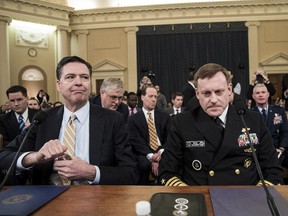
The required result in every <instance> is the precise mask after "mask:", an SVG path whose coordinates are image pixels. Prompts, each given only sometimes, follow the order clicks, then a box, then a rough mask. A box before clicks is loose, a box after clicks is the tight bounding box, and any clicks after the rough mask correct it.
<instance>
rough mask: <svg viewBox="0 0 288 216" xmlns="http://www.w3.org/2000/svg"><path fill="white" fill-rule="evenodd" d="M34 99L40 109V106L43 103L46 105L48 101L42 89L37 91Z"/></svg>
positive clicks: (47, 96)
mask: <svg viewBox="0 0 288 216" xmlns="http://www.w3.org/2000/svg"><path fill="white" fill-rule="evenodd" d="M36 97H37V99H38V101H39V105H40V107H41V106H42V104H43V103H48V102H49V99H50V96H49V94H48V93H47V92H45V91H44V90H43V89H41V90H39V92H38V93H37V96H36Z"/></svg>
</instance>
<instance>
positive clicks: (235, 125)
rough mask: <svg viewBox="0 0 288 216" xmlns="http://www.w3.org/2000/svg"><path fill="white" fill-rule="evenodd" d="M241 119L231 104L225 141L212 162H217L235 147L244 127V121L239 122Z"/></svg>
mask: <svg viewBox="0 0 288 216" xmlns="http://www.w3.org/2000/svg"><path fill="white" fill-rule="evenodd" d="M239 121H241V119H240V118H239V116H238V114H237V113H236V111H235V110H234V108H233V107H232V106H229V109H228V112H227V121H226V125H225V133H224V137H223V142H222V144H221V146H220V148H219V151H218V152H217V153H216V156H215V158H214V160H213V162H212V164H217V163H218V162H219V161H221V160H222V158H223V157H225V155H227V153H228V152H229V151H230V150H231V149H232V148H235V140H236V141H237V139H238V137H239V135H240V132H241V130H242V128H243V127H242V123H239ZM236 145H237V144H236Z"/></svg>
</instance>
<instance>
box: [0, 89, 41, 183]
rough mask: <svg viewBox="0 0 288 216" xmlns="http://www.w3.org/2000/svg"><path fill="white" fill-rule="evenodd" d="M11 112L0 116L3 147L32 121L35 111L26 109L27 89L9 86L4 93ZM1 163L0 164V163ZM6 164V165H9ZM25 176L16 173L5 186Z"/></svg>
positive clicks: (1, 176) (2, 173)
mask: <svg viewBox="0 0 288 216" xmlns="http://www.w3.org/2000/svg"><path fill="white" fill-rule="evenodd" d="M6 95H7V98H8V100H9V103H10V107H11V111H10V112H8V113H6V114H2V115H0V134H1V135H2V136H3V146H4V147H6V146H7V145H8V143H9V142H11V141H12V140H14V139H15V138H16V137H17V136H18V135H19V134H21V133H22V132H23V131H24V130H25V128H27V127H28V126H29V125H30V123H31V122H32V120H33V117H34V115H35V113H36V112H37V111H38V110H36V109H31V108H29V107H28V96H27V89H26V88H25V87H23V86H20V85H14V86H11V87H10V88H9V89H7V91H6ZM0 163H1V162H0ZM10 164H11V163H8V164H7V165H10ZM0 170H1V173H0V179H2V178H4V176H5V173H6V171H5V170H3V169H1V168H0ZM26 177H27V176H26V175H25V174H21V173H17V176H10V177H9V178H8V181H7V185H13V184H19V183H21V182H22V181H24V179H25V178H26Z"/></svg>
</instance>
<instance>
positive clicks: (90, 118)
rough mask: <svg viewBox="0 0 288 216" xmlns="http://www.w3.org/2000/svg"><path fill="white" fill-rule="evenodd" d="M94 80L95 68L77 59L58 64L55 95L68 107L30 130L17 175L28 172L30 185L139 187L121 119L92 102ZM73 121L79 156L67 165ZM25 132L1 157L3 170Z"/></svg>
mask: <svg viewBox="0 0 288 216" xmlns="http://www.w3.org/2000/svg"><path fill="white" fill-rule="evenodd" d="M91 75H92V67H91V65H90V64H89V63H88V62H86V61H85V60H83V59H81V58H79V57H77V56H68V57H64V58H63V59H62V60H61V61H60V62H59V64H58V66H57V69H56V77H57V90H58V91H59V92H60V93H61V94H62V95H63V98H64V105H62V106H57V107H54V108H51V109H49V110H47V111H46V113H47V118H46V120H45V121H44V122H43V123H42V124H41V125H39V126H36V127H34V128H32V130H31V133H30V134H28V136H27V139H26V143H25V145H24V147H23V151H22V152H21V154H20V156H19V157H18V158H17V166H16V169H17V172H21V171H27V172H30V174H31V175H30V176H31V179H30V180H31V183H32V184H58V182H59V181H58V182H57V181H54V180H55V178H53V177H54V176H56V175H57V174H58V175H59V177H60V178H61V179H67V180H69V181H71V182H73V183H75V184H102V185H103V184H105V185H107V184H113V185H115V184H135V183H136V182H137V181H138V172H137V167H136V160H135V159H134V156H133V154H132V149H131V146H130V144H129V142H128V141H129V140H128V135H127V132H126V127H125V121H124V117H123V115H122V114H120V113H118V112H115V111H112V110H109V109H104V108H102V107H99V106H96V105H93V104H90V103H89V101H88V99H89V95H90V91H91ZM71 116H72V117H71ZM74 116H76V118H75V120H74ZM71 118H73V121H74V124H75V127H76V129H75V130H76V131H75V132H74V135H75V137H76V139H74V145H73V147H74V148H73V149H74V155H75V156H73V155H72V156H71V158H68V159H67V157H63V156H65V154H66V153H67V150H68V147H67V146H66V145H64V139H65V137H66V136H65V132H66V129H65V128H66V127H67V124H68V123H69V122H70V119H71ZM25 132H27V130H25V131H24V132H23V133H22V134H21V135H19V136H18V137H17V138H16V139H14V140H13V141H12V142H10V143H9V144H8V145H7V146H6V147H5V148H4V149H3V150H1V151H0V169H8V167H9V166H10V164H11V162H12V160H13V159H14V157H15V155H16V151H17V150H18V148H19V146H20V143H21V142H22V141H23V138H24V135H25ZM71 137H72V136H71ZM70 147H71V146H70ZM70 149H72V147H71V148H70ZM70 149H69V150H70ZM64 158H65V159H66V160H65V159H64ZM58 179H59V178H58Z"/></svg>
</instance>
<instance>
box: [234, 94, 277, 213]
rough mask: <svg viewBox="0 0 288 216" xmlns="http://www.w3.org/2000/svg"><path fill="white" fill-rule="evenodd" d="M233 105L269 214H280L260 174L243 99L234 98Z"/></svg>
mask: <svg viewBox="0 0 288 216" xmlns="http://www.w3.org/2000/svg"><path fill="white" fill-rule="evenodd" d="M234 106H235V109H236V111H237V113H238V115H240V118H241V121H242V124H243V126H244V128H245V133H246V135H247V138H248V142H249V145H250V148H251V150H252V155H253V159H254V161H255V165H256V169H257V172H258V176H259V178H260V181H261V183H262V186H263V188H264V190H265V194H266V197H267V203H268V206H269V209H270V211H271V214H272V215H273V216H280V213H279V211H278V208H277V206H276V203H275V201H274V198H273V196H272V195H271V193H270V191H269V190H268V188H267V185H266V184H265V181H264V177H263V174H262V170H261V167H260V164H259V161H258V158H257V155H256V153H255V148H254V146H253V144H252V142H251V138H250V133H249V131H248V127H247V124H246V122H245V119H244V117H243V116H244V114H245V113H246V104H245V102H244V100H241V99H239V100H236V101H235V102H234Z"/></svg>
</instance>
